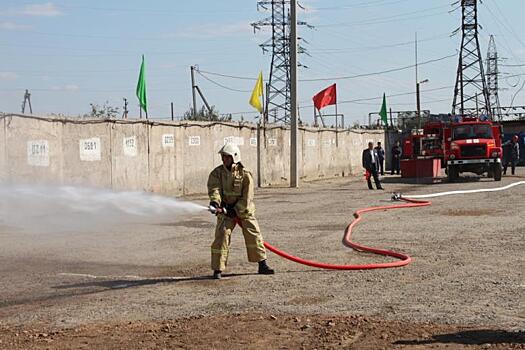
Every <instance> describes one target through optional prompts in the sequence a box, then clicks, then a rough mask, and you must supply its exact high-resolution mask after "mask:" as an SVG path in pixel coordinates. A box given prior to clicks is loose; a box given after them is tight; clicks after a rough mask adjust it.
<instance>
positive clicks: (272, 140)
mask: <svg viewBox="0 0 525 350" xmlns="http://www.w3.org/2000/svg"><path fill="white" fill-rule="evenodd" d="M268 146H277V139H268Z"/></svg>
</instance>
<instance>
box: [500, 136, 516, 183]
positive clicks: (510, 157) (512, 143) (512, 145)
mask: <svg viewBox="0 0 525 350" xmlns="http://www.w3.org/2000/svg"><path fill="white" fill-rule="evenodd" d="M518 140H519V137H518V135H514V136H512V140H509V141H507V142H505V143H504V144H503V145H502V146H503V147H508V150H507V152H505V153H506V157H505V160H504V163H505V164H504V165H503V175H506V174H507V168H508V166H509V163H510V169H511V173H512V175H514V173H515V172H516V164H518V161H519V160H520V145H519V143H518Z"/></svg>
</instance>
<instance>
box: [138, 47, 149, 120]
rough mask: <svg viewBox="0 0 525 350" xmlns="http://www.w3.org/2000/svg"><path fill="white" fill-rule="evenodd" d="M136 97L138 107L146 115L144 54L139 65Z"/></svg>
mask: <svg viewBox="0 0 525 350" xmlns="http://www.w3.org/2000/svg"><path fill="white" fill-rule="evenodd" d="M137 98H138V99H139V104H140V107H141V108H142V109H143V110H144V112H146V116H147V115H148V102H147V100H146V66H145V64H144V55H142V64H141V65H140V73H139V81H138V83H137Z"/></svg>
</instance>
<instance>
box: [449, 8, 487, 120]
mask: <svg viewBox="0 0 525 350" xmlns="http://www.w3.org/2000/svg"><path fill="white" fill-rule="evenodd" d="M461 12H462V24H461V33H462V35H461V51H460V53H459V63H458V71H457V76H456V86H455V88H454V102H453V104H452V113H453V114H456V115H461V116H479V115H481V114H485V115H488V116H489V117H492V110H491V108H490V100H489V94H488V89H487V85H486V81H485V74H484V71H483V62H482V58H481V51H480V48H479V40H478V1H477V0H461Z"/></svg>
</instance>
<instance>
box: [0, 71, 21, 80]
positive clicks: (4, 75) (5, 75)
mask: <svg viewBox="0 0 525 350" xmlns="http://www.w3.org/2000/svg"><path fill="white" fill-rule="evenodd" d="M16 79H18V75H17V74H16V73H13V72H0V80H16Z"/></svg>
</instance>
